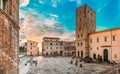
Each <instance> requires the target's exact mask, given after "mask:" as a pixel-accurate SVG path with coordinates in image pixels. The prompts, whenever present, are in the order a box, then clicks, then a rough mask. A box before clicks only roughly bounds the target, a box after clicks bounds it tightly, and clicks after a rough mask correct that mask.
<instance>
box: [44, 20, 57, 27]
mask: <svg viewBox="0 0 120 74" xmlns="http://www.w3.org/2000/svg"><path fill="white" fill-rule="evenodd" d="M44 23H45V24H46V25H48V26H53V25H54V24H55V21H54V20H53V19H45V21H44Z"/></svg>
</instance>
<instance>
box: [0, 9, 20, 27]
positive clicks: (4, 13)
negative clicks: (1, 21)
mask: <svg viewBox="0 0 120 74" xmlns="http://www.w3.org/2000/svg"><path fill="white" fill-rule="evenodd" d="M0 13H2V14H3V15H5V16H6V17H7V18H8V19H9V20H10V21H12V23H14V24H13V25H14V26H16V27H17V28H18V29H20V27H19V23H17V22H16V21H15V20H14V19H13V18H12V17H11V16H9V15H8V14H7V13H6V12H5V11H3V10H2V9H0Z"/></svg>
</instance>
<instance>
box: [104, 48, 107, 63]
mask: <svg viewBox="0 0 120 74" xmlns="http://www.w3.org/2000/svg"><path fill="white" fill-rule="evenodd" d="M103 57H104V61H108V50H107V49H104V51H103Z"/></svg>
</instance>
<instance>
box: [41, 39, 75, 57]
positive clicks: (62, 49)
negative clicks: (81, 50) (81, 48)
mask: <svg viewBox="0 0 120 74" xmlns="http://www.w3.org/2000/svg"><path fill="white" fill-rule="evenodd" d="M75 51H76V48H75V41H69V42H67V41H60V38H55V37H44V38H43V42H42V53H43V55H45V56H72V55H73V54H74V53H75Z"/></svg>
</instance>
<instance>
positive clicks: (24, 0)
mask: <svg viewBox="0 0 120 74" xmlns="http://www.w3.org/2000/svg"><path fill="white" fill-rule="evenodd" d="M29 2H30V0H20V7H25V6H27V5H28V4H29Z"/></svg>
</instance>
